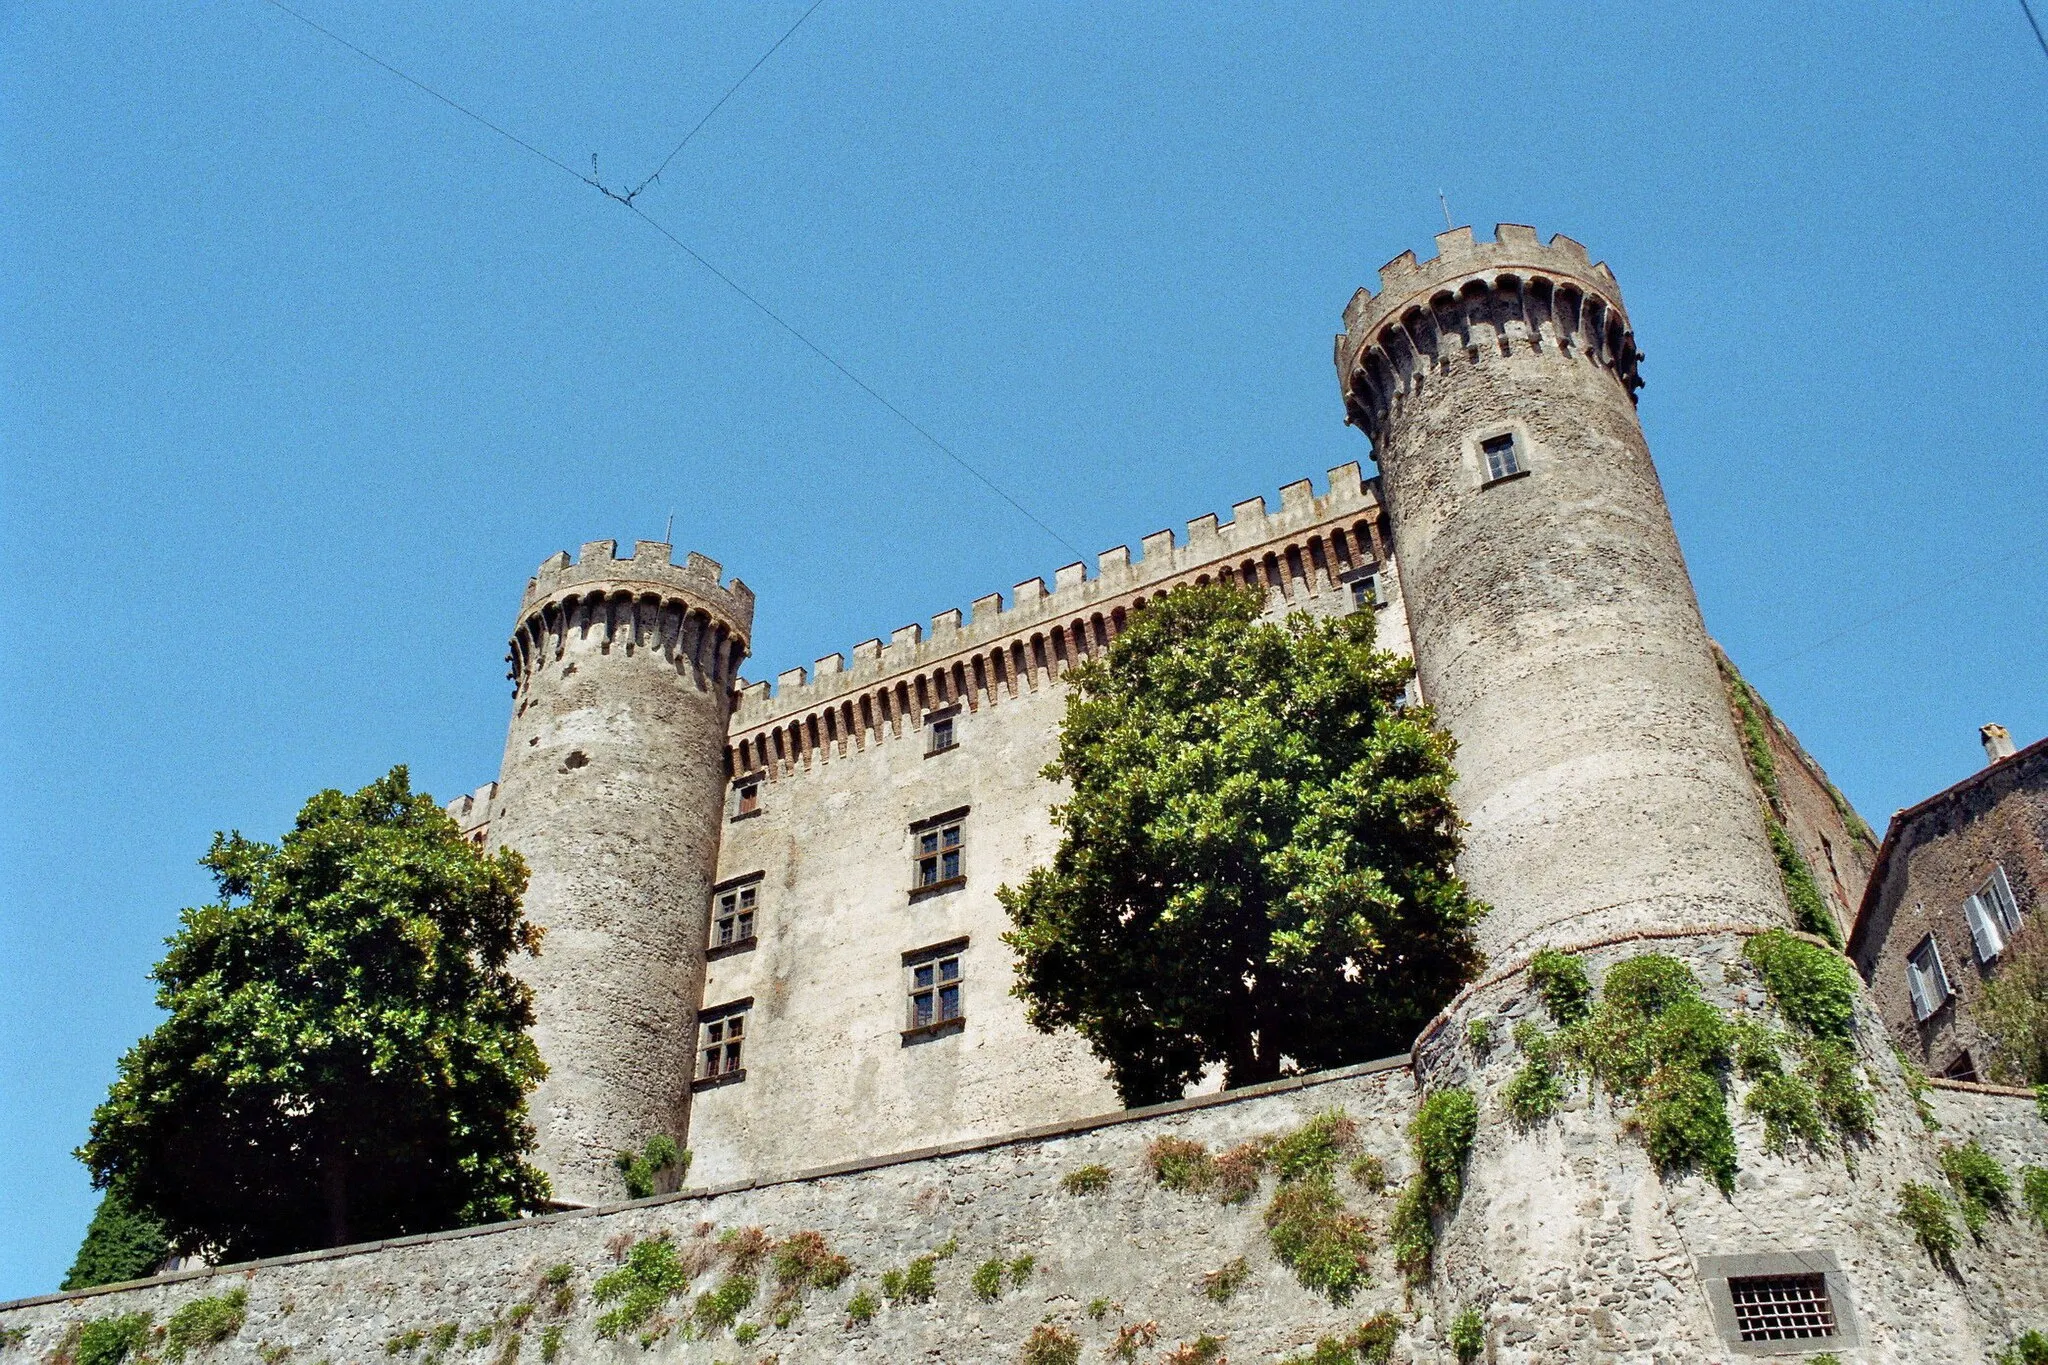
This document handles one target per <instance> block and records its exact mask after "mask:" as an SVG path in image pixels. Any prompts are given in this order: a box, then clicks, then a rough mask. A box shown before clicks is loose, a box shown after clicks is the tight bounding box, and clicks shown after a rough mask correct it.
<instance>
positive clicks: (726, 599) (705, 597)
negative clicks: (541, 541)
mask: <svg viewBox="0 0 2048 1365" xmlns="http://www.w3.org/2000/svg"><path fill="white" fill-rule="evenodd" d="M723 572H724V570H723V569H722V567H721V566H720V565H719V563H718V561H717V560H715V559H711V558H708V557H707V556H704V555H700V554H698V553H697V552H696V551H695V550H692V551H691V552H690V554H689V557H688V558H687V559H686V560H684V562H683V563H681V564H677V563H676V562H675V548H674V547H673V546H671V545H666V544H663V543H662V542H661V541H658V540H636V541H634V542H633V553H632V554H631V555H630V556H629V557H627V558H625V559H621V558H619V555H618V542H617V541H615V540H593V541H589V542H587V543H585V544H584V545H583V546H582V547H581V548H580V549H579V550H578V551H577V552H576V557H575V558H574V559H571V558H570V557H569V554H568V552H567V551H566V550H558V551H556V552H555V553H554V554H552V555H550V556H548V557H547V558H546V559H544V560H542V561H541V564H540V568H539V570H537V571H536V572H535V574H534V576H533V577H532V578H530V579H528V580H527V583H526V596H525V597H524V599H522V601H521V603H520V615H521V616H522V617H523V616H524V615H525V614H526V613H527V612H528V611H530V610H532V609H533V607H534V606H535V604H537V603H539V602H542V601H545V600H546V599H548V598H551V597H555V596H558V595H561V594H564V593H568V592H572V591H575V590H578V589H582V588H586V587H588V586H590V585H592V584H603V585H605V587H607V588H608V589H617V590H621V591H631V590H632V589H635V588H641V587H645V588H648V589H650V590H653V591H656V592H661V593H669V592H674V593H681V594H682V595H684V596H685V597H686V598H688V599H690V600H691V601H693V602H696V603H698V604H699V605H702V606H704V607H706V608H707V609H709V610H711V611H714V612H716V613H718V614H719V615H722V616H723V617H725V619H726V621H727V623H728V624H729V625H730V626H732V627H733V628H734V629H736V630H737V631H738V632H739V633H740V634H742V635H744V634H746V633H747V632H749V631H751V630H752V629H753V624H754V590H753V589H752V588H749V587H748V586H747V585H746V584H745V583H743V582H741V581H740V580H739V579H737V578H735V579H733V580H732V581H731V582H730V583H725V582H721V580H720V575H721V574H722V573H723Z"/></svg>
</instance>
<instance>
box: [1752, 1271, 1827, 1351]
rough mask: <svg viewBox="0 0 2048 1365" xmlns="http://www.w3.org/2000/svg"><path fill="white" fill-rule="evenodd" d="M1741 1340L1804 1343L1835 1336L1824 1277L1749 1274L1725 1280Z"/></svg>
mask: <svg viewBox="0 0 2048 1365" xmlns="http://www.w3.org/2000/svg"><path fill="white" fill-rule="evenodd" d="M1728 1297H1729V1298H1730V1299H1731V1300H1733V1301H1734V1305H1735V1330H1736V1332H1737V1333H1738V1334H1739V1335H1740V1336H1741V1339H1742V1340H1744V1341H1806V1340H1812V1339H1815V1338H1821V1337H1832V1336H1834V1335H1835V1305H1834V1301H1833V1300H1832V1299H1830V1298H1829V1297H1828V1282H1827V1276H1825V1275H1752V1276H1748V1277H1745V1278H1740V1279H1730V1280H1729V1281H1728Z"/></svg>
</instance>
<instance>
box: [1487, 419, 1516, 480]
mask: <svg viewBox="0 0 2048 1365" xmlns="http://www.w3.org/2000/svg"><path fill="white" fill-rule="evenodd" d="M1479 453H1480V455H1481V456H1482V457H1484V459H1485V460H1486V481H1487V482H1488V483H1498V482H1500V481H1501V480H1502V479H1507V478H1512V477H1514V476H1515V475H1517V474H1519V473H1521V472H1522V452H1521V449H1520V447H1518V446H1517V445H1516V443H1515V437H1514V433H1513V432H1509V433H1508V434H1506V435H1504V436H1489V437H1487V438H1486V439H1485V440H1483V441H1481V442H1480V443H1479Z"/></svg>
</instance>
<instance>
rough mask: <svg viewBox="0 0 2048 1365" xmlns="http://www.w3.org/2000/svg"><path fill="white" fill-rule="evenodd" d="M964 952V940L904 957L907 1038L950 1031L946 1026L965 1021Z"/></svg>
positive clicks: (923, 949) (956, 940)
mask: <svg viewBox="0 0 2048 1365" xmlns="http://www.w3.org/2000/svg"><path fill="white" fill-rule="evenodd" d="M966 952H967V940H966V939H964V938H963V939H955V940H953V941H952V942H950V943H941V944H938V945H937V946H935V947H931V948H920V949H919V950H917V951H916V952H914V953H905V954H904V955H903V970H904V974H905V975H906V976H907V977H908V979H909V992H908V1000H909V1009H908V1013H907V1017H906V1019H905V1024H904V1030H903V1031H904V1033H905V1034H906V1035H925V1034H930V1033H935V1032H940V1031H945V1032H951V1031H952V1028H951V1027H949V1026H953V1027H957V1026H959V1025H961V1024H962V1023H963V1022H964V1021H965V1020H966V1018H967V1009H966V1001H965V998H964V997H963V995H962V994H961V992H962V990H963V989H964V986H965V972H964V971H963V970H962V967H961V961H962V958H963V957H964V956H965V954H966Z"/></svg>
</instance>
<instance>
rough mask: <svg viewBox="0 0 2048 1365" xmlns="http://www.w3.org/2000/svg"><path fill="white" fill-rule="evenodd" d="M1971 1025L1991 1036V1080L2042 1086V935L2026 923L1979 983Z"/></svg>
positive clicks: (2046, 1046) (2045, 948)
mask: <svg viewBox="0 0 2048 1365" xmlns="http://www.w3.org/2000/svg"><path fill="white" fill-rule="evenodd" d="M1977 1022H1978V1023H1979V1024H1981V1025H1983V1027H1984V1031H1985V1032H1986V1033H1988V1034H1990V1035H1991V1040H1992V1047H1991V1057H1990V1062H1991V1068H1990V1069H1991V1074H1992V1075H1993V1076H1994V1077H1995V1078H1997V1079H1998V1080H2001V1081H2005V1082H2008V1083H2012V1084H2019V1085H2041V1084H2042V1083H2044V1082H2048V931H2044V930H2043V929H2042V927H2041V924H2040V921H2039V920H2038V919H2037V918H2030V919H2029V920H2027V922H2026V923H2025V924H2024V925H2022V926H2021V927H2020V929H2019V931H2018V932H2017V933H2015V934H2014V935H2013V936H2012V942H2011V943H2010V944H2008V945H2006V950H2005V955H2004V957H2003V958H2002V959H2001V960H2000V961H1999V964H1998V971H1997V972H1996V973H1994V974H1993V976H1992V977H1991V979H1990V980H1988V981H1986V982H1985V983H1984V990H1983V995H1982V996H1981V998H1980V999H1979V1000H1978V1003H1977Z"/></svg>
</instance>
